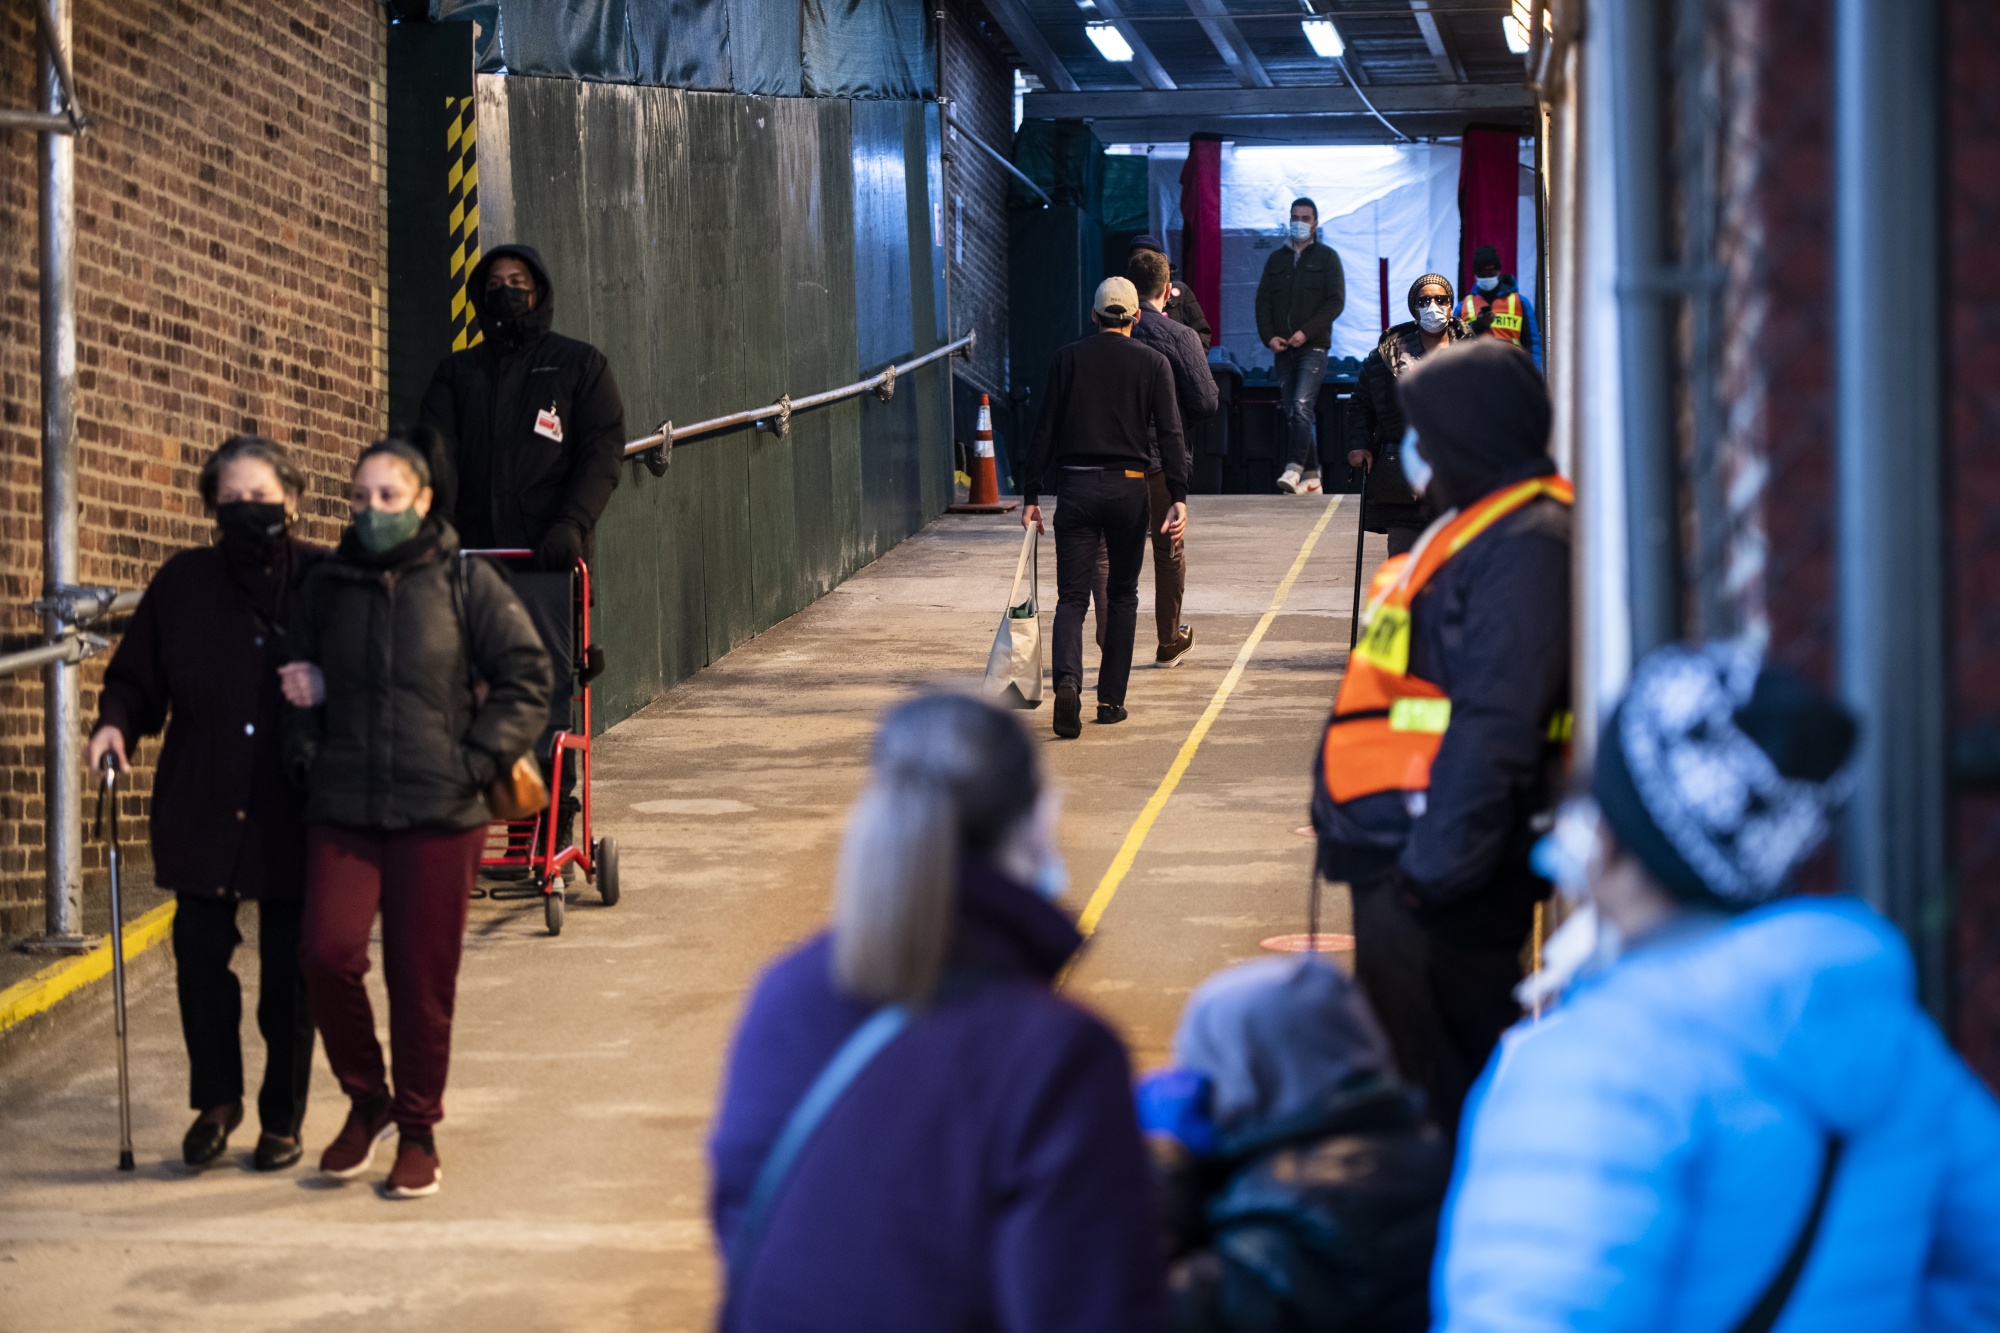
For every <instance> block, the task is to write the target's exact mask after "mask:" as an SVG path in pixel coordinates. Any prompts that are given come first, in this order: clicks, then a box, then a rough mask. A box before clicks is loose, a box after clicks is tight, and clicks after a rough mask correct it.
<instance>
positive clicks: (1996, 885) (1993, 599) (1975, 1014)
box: [1940, 0, 2000, 1088]
mask: <svg viewBox="0 0 2000 1333" xmlns="http://www.w3.org/2000/svg"><path fill="white" fill-rule="evenodd" d="M1943 15H1944V25H1945V28H1944V50H1945V52H1946V53H1947V54H1946V64H1945V98H1944V136H1945V166H1944V171H1945V201H1946V204H1945V217H1944V227H1945V235H1944V247H1945V248H1944V256H1943V262H1942V264H1941V265H1940V267H1941V269H1942V271H1943V273H1944V275H1945V291H1946V294H1947V296H1946V299H1947V300H1948V302H1949V310H1948V319H1949V321H1950V322H1949V323H1948V325H1947V326H1946V327H1947V331H1948V332H1947V337H1946V339H1945V356H1946V360H1945V374H1946V390H1945V391H1946V398H1945V405H1944V408H1945V410H1944V427H1945V476H1946V495H1947V497H1948V499H1947V504H1948V506H1949V512H1948V514H1947V515H1946V520H1947V522H1948V524H1949V527H1948V529H1947V531H1948V533H1949V545H1948V549H1947V552H1946V565H1945V579H1946V582H1945V591H1946V596H1947V598H1948V599H1949V602H1948V605H1949V608H1950V620H1949V622H1948V625H1949V632H1950V635H1951V639H1950V648H1951V653H1950V656H1949V657H1948V658H1947V659H1946V662H1947V670H1948V671H1949V673H1950V674H1949V677H1948V679H1949V681H1950V686H1951V712H1950V714H1949V721H1950V726H1951V732H1952V734H1953V735H1954V736H1963V735H1966V734H1968V733H1972V732H1974V731H1976V730H1983V731H1985V732H1986V734H1988V735H1991V734H1993V732H1994V731H1995V730H1996V729H2000V448H1996V442H2000V312H1996V311H1995V310H1994V309H1993V303H1992V302H1991V301H1987V300H1982V299H1980V296H1979V294H1978V291H1977V288H1978V287H1979V285H1980V284H1978V283H1976V282H1971V283H1968V282H1966V281H1964V275H1965V274H1967V273H1972V272H1977V271H1978V268H1979V266H1980V265H1981V264H1982V263H1984V262H1986V258H1987V256H1988V255H1989V254H1990V253H1991V252H1992V248H1993V237H1994V236H1995V235H1996V234H2000V85H1996V84H1995V83H1994V80H1993V77H1992V70H1993V65H1994V62H1995V61H1996V60H2000V11H1996V10H1995V8H1994V6H1993V5H1992V4H1991V3H1990V0H1947V3H1946V4H1945V5H1944V7H1943ZM1951 838H1952V842H1951V850H1952V857H1953V871H1954V873H1955V876H1956V878H1957V881H1958V885H1957V887H1958V913H1957V932H1956V938H1955V940H1954V949H1953V977H1952V997H1953V1001H1954V1013H1953V1019H1954V1028H1955V1031H1954V1034H1953V1035H1954V1036H1955V1037H1956V1039H1957V1041H1958V1043H1959V1046H1960V1048H1961V1049H1962V1050H1964V1052H1965V1055H1966V1058H1967V1059H1968V1060H1970V1061H1971V1062H1972V1065H1973V1067H1974V1068H1976V1069H1977V1070H1978V1071H1979V1072H1980V1073H1981V1074H1982V1075H1983V1076H1984V1077H1985V1079H1986V1081H1987V1083H1988V1084H1989V1085H1990V1086H1992V1087H1994V1088H2000V793H1995V792H1991V791H1987V792H1961V793H1959V795H1958V797H1957V799H1956V800H1955V801H1954V802H1953V805H1952V831H1951Z"/></svg>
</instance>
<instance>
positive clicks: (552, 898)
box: [542, 884, 563, 935]
mask: <svg viewBox="0 0 2000 1333" xmlns="http://www.w3.org/2000/svg"><path fill="white" fill-rule="evenodd" d="M542 919H543V920H544V921H546V922H547V923H548V927H549V934H551V935H560V934H562V923H563V891H562V887H561V885H560V884H558V885H557V887H556V890H555V892H553V893H545V894H543V895H542Z"/></svg>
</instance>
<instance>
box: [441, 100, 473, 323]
mask: <svg viewBox="0 0 2000 1333" xmlns="http://www.w3.org/2000/svg"><path fill="white" fill-rule="evenodd" d="M444 100H445V108H446V110H447V111H449V112H450V114H451V126H450V128H449V129H448V130H446V132H445V157H446V160H447V161H449V162H450V164H451V166H450V171H449V174H448V176H447V180H448V182H449V193H450V196H451V350H452V351H454V352H462V351H464V350H465V349H466V348H468V347H476V346H478V345H479V336H480V335H479V320H478V318H477V317H476V316H475V315H474V314H473V312H472V302H471V301H470V300H469V299H467V296H466V289H467V286H468V284H469V283H470V282H471V280H472V270H473V269H474V268H475V267H477V266H478V264H479V150H478V146H477V144H476V142H475V140H476V138H477V133H476V131H477V119H476V117H475V116H474V113H473V106H472V99H471V98H470V97H447V98H445V99H444Z"/></svg>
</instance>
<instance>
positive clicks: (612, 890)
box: [591, 833, 618, 907]
mask: <svg viewBox="0 0 2000 1333" xmlns="http://www.w3.org/2000/svg"><path fill="white" fill-rule="evenodd" d="M591 862H592V864H594V865H595V866H596V867H597V896H598V897H599V898H602V899H603V900H604V905H605V906H606V907H616V906H617V905H618V840H617V839H616V838H613V837H612V836H611V835H610V834H608V833H607V834H605V835H604V836H603V837H601V838H599V839H598V840H597V847H596V849H595V852H594V854H593V855H592V856H591Z"/></svg>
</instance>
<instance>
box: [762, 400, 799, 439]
mask: <svg viewBox="0 0 2000 1333" xmlns="http://www.w3.org/2000/svg"><path fill="white" fill-rule="evenodd" d="M772 406H773V407H775V408H777V409H778V410H777V411H776V412H774V413H772V414H771V415H770V416H768V417H764V418H762V419H761V420H759V421H758V422H757V429H758V430H768V431H770V432H771V433H772V434H773V435H790V434H791V433H792V396H791V395H790V394H788V393H781V394H779V395H778V401H777V402H775V403H773V404H772Z"/></svg>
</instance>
